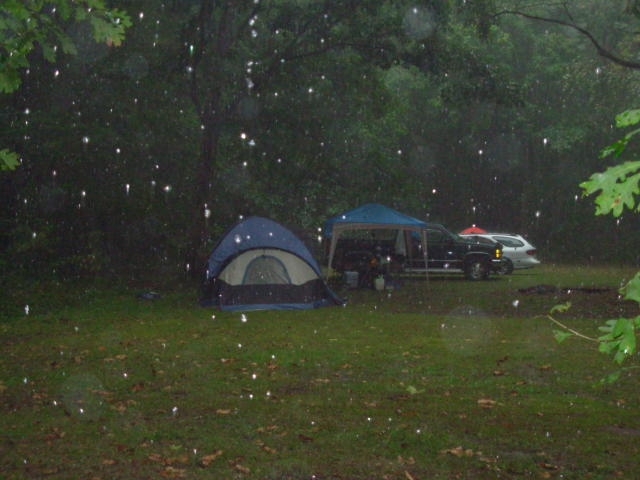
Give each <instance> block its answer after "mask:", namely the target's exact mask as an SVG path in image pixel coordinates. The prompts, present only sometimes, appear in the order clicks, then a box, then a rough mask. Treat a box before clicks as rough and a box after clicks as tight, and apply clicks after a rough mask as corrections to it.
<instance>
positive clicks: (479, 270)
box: [405, 223, 502, 280]
mask: <svg viewBox="0 0 640 480" xmlns="http://www.w3.org/2000/svg"><path fill="white" fill-rule="evenodd" d="M414 238H415V237H414ZM416 240H417V239H416ZM415 246H416V248H419V242H417V241H416V242H415ZM427 258H428V269H427V271H428V272H434V273H464V275H465V276H466V277H467V278H468V279H469V280H484V279H486V278H487V277H488V276H489V274H490V273H491V272H497V271H499V270H500V267H501V266H502V245H501V244H500V243H496V242H493V241H491V240H486V241H485V239H480V238H465V237H461V236H459V235H456V234H454V233H451V232H450V231H449V230H447V229H446V228H444V227H443V226H442V225H439V224H437V223H429V224H428V225H427ZM405 271H407V272H424V271H425V268H424V259H423V257H422V253H421V252H420V253H419V254H418V255H414V256H413V260H412V261H411V262H409V263H408V264H406V265H405Z"/></svg>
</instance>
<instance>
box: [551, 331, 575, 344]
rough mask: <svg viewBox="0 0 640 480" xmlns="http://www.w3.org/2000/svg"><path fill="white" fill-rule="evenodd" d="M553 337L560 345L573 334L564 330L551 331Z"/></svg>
mask: <svg viewBox="0 0 640 480" xmlns="http://www.w3.org/2000/svg"><path fill="white" fill-rule="evenodd" d="M553 336H554V337H555V339H556V342H558V343H562V342H564V341H565V340H566V339H567V338H569V337H572V336H573V333H570V332H565V331H564V330H554V331H553Z"/></svg>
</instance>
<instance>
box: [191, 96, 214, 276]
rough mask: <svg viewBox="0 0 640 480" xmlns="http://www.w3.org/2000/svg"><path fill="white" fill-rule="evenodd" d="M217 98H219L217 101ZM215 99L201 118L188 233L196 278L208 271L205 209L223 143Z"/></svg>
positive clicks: (208, 202) (208, 204) (209, 200)
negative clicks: (191, 214) (200, 137)
mask: <svg viewBox="0 0 640 480" xmlns="http://www.w3.org/2000/svg"><path fill="white" fill-rule="evenodd" d="M215 98H217V96H216V97H215ZM215 98H214V99H212V100H211V101H210V102H209V103H208V107H209V108H208V109H207V111H206V112H205V113H204V114H203V115H202V125H203V127H204V128H203V131H202V139H201V143H200V158H199V161H198V166H197V173H196V179H195V183H196V184H195V195H194V199H193V202H194V205H193V208H194V218H193V223H192V228H191V231H190V233H189V241H188V250H187V254H186V263H187V269H188V270H189V272H190V273H191V276H192V277H193V278H203V275H204V273H205V269H206V261H207V256H208V253H209V252H207V251H206V245H207V240H208V237H209V232H208V231H207V222H206V217H205V209H206V208H209V209H210V208H211V206H212V200H213V199H212V197H211V186H212V184H213V182H214V177H215V175H216V171H215V165H216V158H217V153H218V143H219V141H220V128H221V122H222V119H221V118H220V117H219V115H217V114H216V113H215V112H217V108H216V107H217V106H218V105H217V101H216V99H215Z"/></svg>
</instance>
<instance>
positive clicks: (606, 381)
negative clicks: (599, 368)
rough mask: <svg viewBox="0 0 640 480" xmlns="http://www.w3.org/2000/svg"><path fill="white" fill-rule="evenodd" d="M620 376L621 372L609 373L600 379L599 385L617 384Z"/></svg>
mask: <svg viewBox="0 0 640 480" xmlns="http://www.w3.org/2000/svg"><path fill="white" fill-rule="evenodd" d="M621 374H622V370H616V371H615V372H612V373H610V374H609V375H607V376H605V377H604V378H602V379H600V384H607V385H609V384H612V383H614V382H617V381H618V380H619V379H620V375H621Z"/></svg>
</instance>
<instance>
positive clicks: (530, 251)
mask: <svg viewBox="0 0 640 480" xmlns="http://www.w3.org/2000/svg"><path fill="white" fill-rule="evenodd" d="M535 254H536V251H535V250H527V255H531V256H532V257H533V256H534V255H535Z"/></svg>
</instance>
